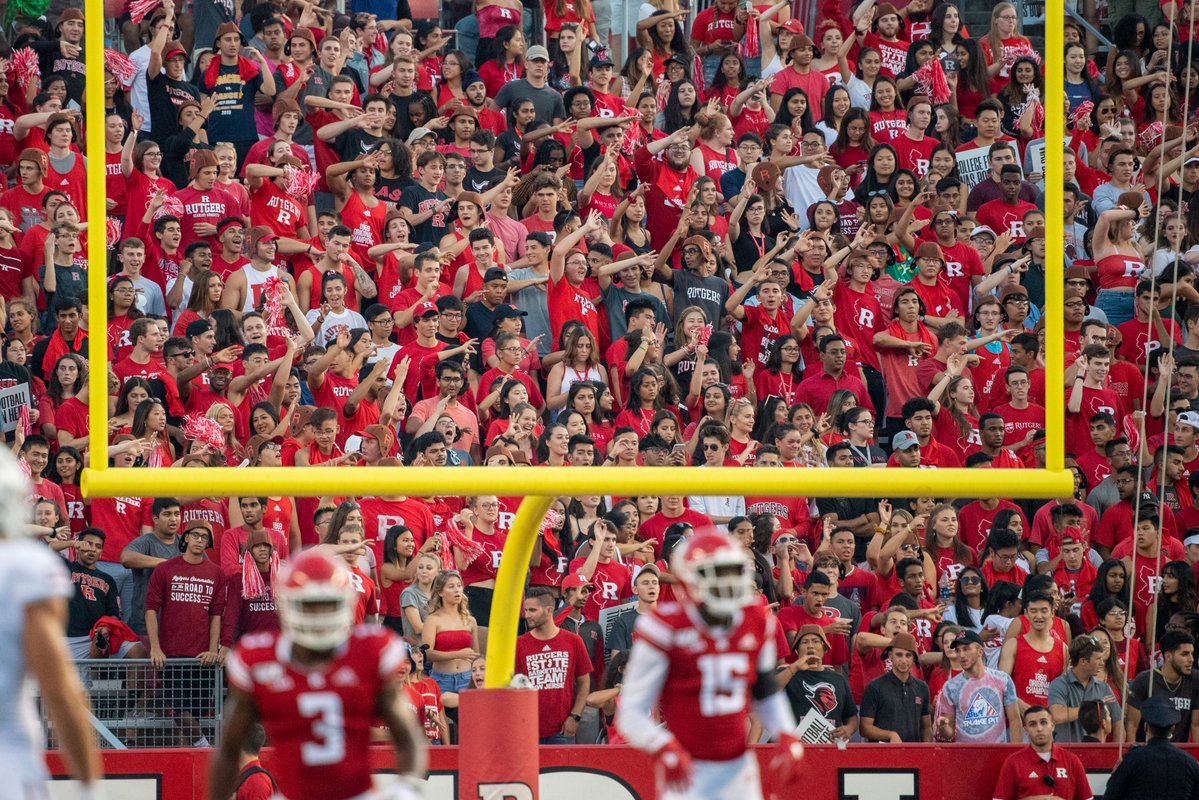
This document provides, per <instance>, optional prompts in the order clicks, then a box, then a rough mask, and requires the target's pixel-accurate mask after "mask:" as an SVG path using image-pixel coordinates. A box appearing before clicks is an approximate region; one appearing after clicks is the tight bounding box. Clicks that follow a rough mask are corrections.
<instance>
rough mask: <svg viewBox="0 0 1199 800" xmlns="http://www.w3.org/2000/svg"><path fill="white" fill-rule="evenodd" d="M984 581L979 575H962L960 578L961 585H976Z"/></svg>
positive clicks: (959, 583)
mask: <svg viewBox="0 0 1199 800" xmlns="http://www.w3.org/2000/svg"><path fill="white" fill-rule="evenodd" d="M982 582H983V579H982V578H980V577H979V576H978V575H963V576H962V577H960V578H958V585H960V586H975V585H977V584H980V583H982Z"/></svg>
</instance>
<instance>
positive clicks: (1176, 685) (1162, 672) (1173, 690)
mask: <svg viewBox="0 0 1199 800" xmlns="http://www.w3.org/2000/svg"><path fill="white" fill-rule="evenodd" d="M1157 674H1158V675H1161V676H1162V683H1164V684H1166V688H1167V689H1169V690H1170V694H1176V693H1177V692H1178V689H1179V687H1180V686H1182V679H1183V677H1184V676H1182V675H1179V676H1178V680H1177V681H1175V683H1174V685H1173V686H1171V685H1170V682H1169V681H1168V680H1166V671H1165V670H1164V669H1159V670H1158V671H1157Z"/></svg>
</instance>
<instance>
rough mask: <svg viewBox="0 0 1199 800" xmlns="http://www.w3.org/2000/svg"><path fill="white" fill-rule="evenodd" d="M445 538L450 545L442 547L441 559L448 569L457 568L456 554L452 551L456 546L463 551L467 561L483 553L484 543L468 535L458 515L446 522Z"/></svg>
mask: <svg viewBox="0 0 1199 800" xmlns="http://www.w3.org/2000/svg"><path fill="white" fill-rule="evenodd" d="M445 538H446V544H447V545H449V546H448V547H443V548H441V561H442V563H443V564H445V565H446V569H457V567H455V566H454V554H453V552H452V551H453V549H454V548H455V547H457V548H458V549H459V550H461V551H462V554H463V555H464V556H466V560H467V561H474V560H475V559H476V558H478V557H479V556H481V555H483V547H482V545H480V544H479V543H478V542H476V541H475V540H474V539H472V538H470V537H469V536H467V535H466V532H465V531H463V530H462V525H461V524H460V523H459V522H458V518H457V517H450V518H449V520H448V521H447V522H446V526H445Z"/></svg>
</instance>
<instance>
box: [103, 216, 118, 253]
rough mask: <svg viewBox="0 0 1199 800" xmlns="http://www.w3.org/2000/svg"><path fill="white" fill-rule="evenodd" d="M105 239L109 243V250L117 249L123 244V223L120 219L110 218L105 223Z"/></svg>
mask: <svg viewBox="0 0 1199 800" xmlns="http://www.w3.org/2000/svg"><path fill="white" fill-rule="evenodd" d="M104 238H105V241H106V242H107V243H108V249H109V250H116V249H117V245H118V244H120V243H121V221H120V220H119V219H117V218H116V217H108V220H107V222H106V223H105V231H104Z"/></svg>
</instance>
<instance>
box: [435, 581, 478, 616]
mask: <svg viewBox="0 0 1199 800" xmlns="http://www.w3.org/2000/svg"><path fill="white" fill-rule="evenodd" d="M454 578H457V579H458V580H462V574H461V573H460V572H458V571H457V570H452V569H446V570H442V571H441V573H439V574H438V576H437V577H436V578H434V579H433V586H432V588H430V589H429V613H430V614H432V613H434V612H437V611H440V610H441V609H442V608H445V609H447V610H449V606H446V605H445V603H444V602H443V601H442V599H441V592H442V590H444V589H445V585H446V584H447V583H449V582H450V581H451V580H453V579H454ZM463 586H465V583H464V584H463ZM458 616H459V617H461V618H462V624H463V625H465V626H466V627H468V628H469V627H470V626H472V625H475V624H477V623H476V622H475V618H474V616H473V615H472V614H471V613H470V605H469V604H468V603H467V602H466V597H465V596H463V598H462V601H461V602H460V603H459V604H458Z"/></svg>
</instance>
